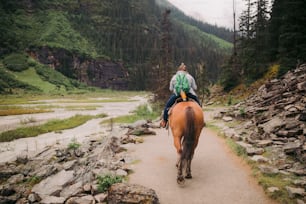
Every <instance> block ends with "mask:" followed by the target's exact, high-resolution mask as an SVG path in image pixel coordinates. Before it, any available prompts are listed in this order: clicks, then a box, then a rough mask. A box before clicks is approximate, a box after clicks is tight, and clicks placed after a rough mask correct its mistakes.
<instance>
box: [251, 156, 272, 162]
mask: <svg viewBox="0 0 306 204" xmlns="http://www.w3.org/2000/svg"><path fill="white" fill-rule="evenodd" d="M251 160H253V161H256V162H259V163H265V162H268V161H269V160H268V159H267V158H266V157H264V156H261V155H254V156H252V157H251Z"/></svg>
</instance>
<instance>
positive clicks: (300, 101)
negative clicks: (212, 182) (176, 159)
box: [215, 64, 306, 203]
mask: <svg viewBox="0 0 306 204" xmlns="http://www.w3.org/2000/svg"><path fill="white" fill-rule="evenodd" d="M215 118H216V119H219V120H222V119H223V121H224V123H228V122H231V121H235V122H237V123H239V125H238V126H237V125H235V128H228V127H227V128H224V129H223V133H224V135H225V136H227V137H230V138H232V139H234V140H236V141H237V144H239V145H240V146H241V147H243V148H244V149H245V151H246V153H247V155H248V156H249V157H250V159H251V160H253V161H255V162H258V163H259V170H260V171H261V172H262V173H264V174H269V175H276V174H281V175H282V176H283V177H285V180H287V181H289V182H290V186H287V187H286V190H287V192H288V194H289V196H290V197H292V198H294V199H296V202H298V203H306V192H305V189H306V139H305V137H306V64H304V65H301V66H300V67H298V68H297V69H296V70H294V71H289V72H288V73H286V74H285V75H284V76H283V77H282V78H280V79H273V80H271V81H269V82H268V83H266V84H264V85H262V86H261V87H260V88H259V89H258V92H257V93H256V94H255V95H252V96H251V97H249V98H248V99H246V100H245V101H243V102H241V103H239V104H237V105H235V106H233V107H231V108H229V109H227V110H223V111H220V113H218V114H216V115H215ZM225 126H226V125H225ZM227 126H228V125H227ZM265 153H266V154H265ZM268 191H271V193H272V194H273V193H275V195H277V192H278V191H279V189H277V188H276V187H273V186H271V187H270V188H269V189H268Z"/></svg>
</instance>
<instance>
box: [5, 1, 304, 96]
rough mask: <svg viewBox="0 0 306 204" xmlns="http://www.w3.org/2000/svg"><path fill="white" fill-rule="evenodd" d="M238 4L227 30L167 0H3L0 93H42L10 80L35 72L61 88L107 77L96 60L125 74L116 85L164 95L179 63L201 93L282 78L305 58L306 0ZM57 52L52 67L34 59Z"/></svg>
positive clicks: (37, 75) (23, 81) (35, 87)
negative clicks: (272, 74) (271, 75)
mask: <svg viewBox="0 0 306 204" xmlns="http://www.w3.org/2000/svg"><path fill="white" fill-rule="evenodd" d="M244 2H245V4H246V9H245V10H244V11H243V13H242V15H241V17H240V19H238V22H239V25H238V26H237V29H236V30H235V32H233V30H229V29H226V28H222V27H217V26H213V25H210V24H208V23H204V22H201V21H198V20H195V19H193V18H191V17H189V16H186V15H185V14H184V13H183V12H181V11H180V10H179V9H177V8H176V7H174V6H173V5H172V4H170V3H169V2H168V1H166V0H155V1H153V0H145V1H143V0H112V1H109V0H90V1H89V0H61V1H60V0H52V1H51V0H10V1H6V0H0V72H1V73H2V74H1V76H0V92H1V93H14V92H15V91H16V90H19V89H25V90H31V91H34V92H40V91H41V90H40V87H39V86H35V83H31V80H26V79H24V80H19V79H17V78H16V76H17V75H18V76H19V75H20V76H24V77H25V76H27V75H31V74H33V73H34V74H36V77H38V78H41V79H43V80H48V82H50V83H51V84H53V85H54V87H57V88H58V89H61V87H64V89H66V90H71V89H73V87H84V84H83V83H85V84H87V85H94V84H95V83H94V82H95V80H97V76H96V75H97V74H98V75H103V74H106V75H107V74H108V73H103V72H102V71H103V70H104V68H103V67H101V66H102V65H101V64H103V63H104V64H107V63H109V62H112V63H114V64H115V65H116V66H114V67H117V68H118V67H121V68H120V69H121V72H122V73H124V76H121V78H120V77H119V80H121V79H122V80H124V82H122V84H123V85H122V86H121V88H122V87H124V88H125V89H129V90H150V91H153V92H155V93H158V94H160V95H161V96H162V95H163V94H164V95H168V83H169V79H170V78H171V75H172V74H173V73H174V72H175V71H176V68H177V66H178V65H179V64H180V63H181V62H184V63H185V64H186V65H187V66H188V71H189V72H190V73H191V74H192V75H194V76H195V78H196V80H197V83H198V86H199V87H200V90H199V94H203V93H204V92H205V91H206V90H205V87H207V86H208V85H209V84H214V83H219V82H220V83H221V84H222V85H223V87H224V89H225V90H231V89H232V88H234V87H235V86H237V85H239V84H250V83H252V82H254V81H256V80H257V79H260V78H261V77H262V76H264V75H265V73H267V72H268V71H269V69H270V67H271V66H272V65H277V66H278V67H279V68H278V70H277V71H278V75H279V76H281V75H282V74H284V73H285V72H286V71H288V70H291V69H294V68H295V67H296V66H297V65H299V64H301V63H304V62H305V59H306V35H305V33H306V32H305V26H304V24H305V22H306V21H305V20H306V13H305V12H304V11H305V10H306V2H305V1H303V0H294V1H285V0H274V1H272V4H269V1H268V0H244ZM46 53H47V54H46ZM48 53H49V55H48ZM50 53H51V54H50ZM54 53H57V55H61V59H54V60H53V61H54V62H55V63H53V64H52V66H51V64H50V63H49V64H48V61H46V60H45V61H44V60H40V59H39V57H37V56H38V55H39V54H41V55H43V54H45V55H46V58H47V59H49V58H50V57H55V58H56V57H57V56H56V55H55V54H54ZM52 54H53V55H52ZM97 61H98V62H99V63H96V62H97ZM82 63H83V64H82ZM86 63H87V64H89V65H88V67H89V68H88V67H87V68H84V64H85V65H86ZM54 64H57V66H54ZM72 64H73V66H72ZM78 64H81V65H82V66H80V67H79V69H76V68H75V67H74V66H77V65H78ZM109 67H111V66H109ZM50 68H53V69H50ZM97 69H100V70H102V71H100V72H97V71H95V70H97ZM112 69H113V68H110V70H112ZM114 69H115V68H114ZM93 70H94V71H93ZM107 70H108V71H109V69H107ZM24 72H26V73H24ZM114 72H115V71H114ZM84 76H85V77H84ZM107 76H108V75H107ZM65 77H68V79H65V80H63V78H65ZM109 80H116V79H113V76H109ZM117 80H118V79H117ZM103 83H104V82H101V83H100V84H103ZM104 84H106V85H105V86H103V87H106V88H112V87H111V86H110V87H108V85H107V83H104Z"/></svg>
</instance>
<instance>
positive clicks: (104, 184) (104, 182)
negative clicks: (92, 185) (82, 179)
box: [98, 174, 123, 192]
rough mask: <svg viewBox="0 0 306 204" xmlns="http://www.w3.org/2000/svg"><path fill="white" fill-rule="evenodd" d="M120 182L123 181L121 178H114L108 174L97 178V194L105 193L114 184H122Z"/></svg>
mask: <svg viewBox="0 0 306 204" xmlns="http://www.w3.org/2000/svg"><path fill="white" fill-rule="evenodd" d="M122 181H123V178H122V176H115V175H109V174H107V175H104V176H98V190H99V192H105V191H107V190H108V189H109V187H111V185H113V184H114V183H122Z"/></svg>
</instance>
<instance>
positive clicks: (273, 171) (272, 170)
mask: <svg viewBox="0 0 306 204" xmlns="http://www.w3.org/2000/svg"><path fill="white" fill-rule="evenodd" d="M259 170H260V171H261V172H262V173H263V174H269V175H273V174H278V173H279V171H278V169H276V168H273V167H271V166H267V165H260V166H259Z"/></svg>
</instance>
